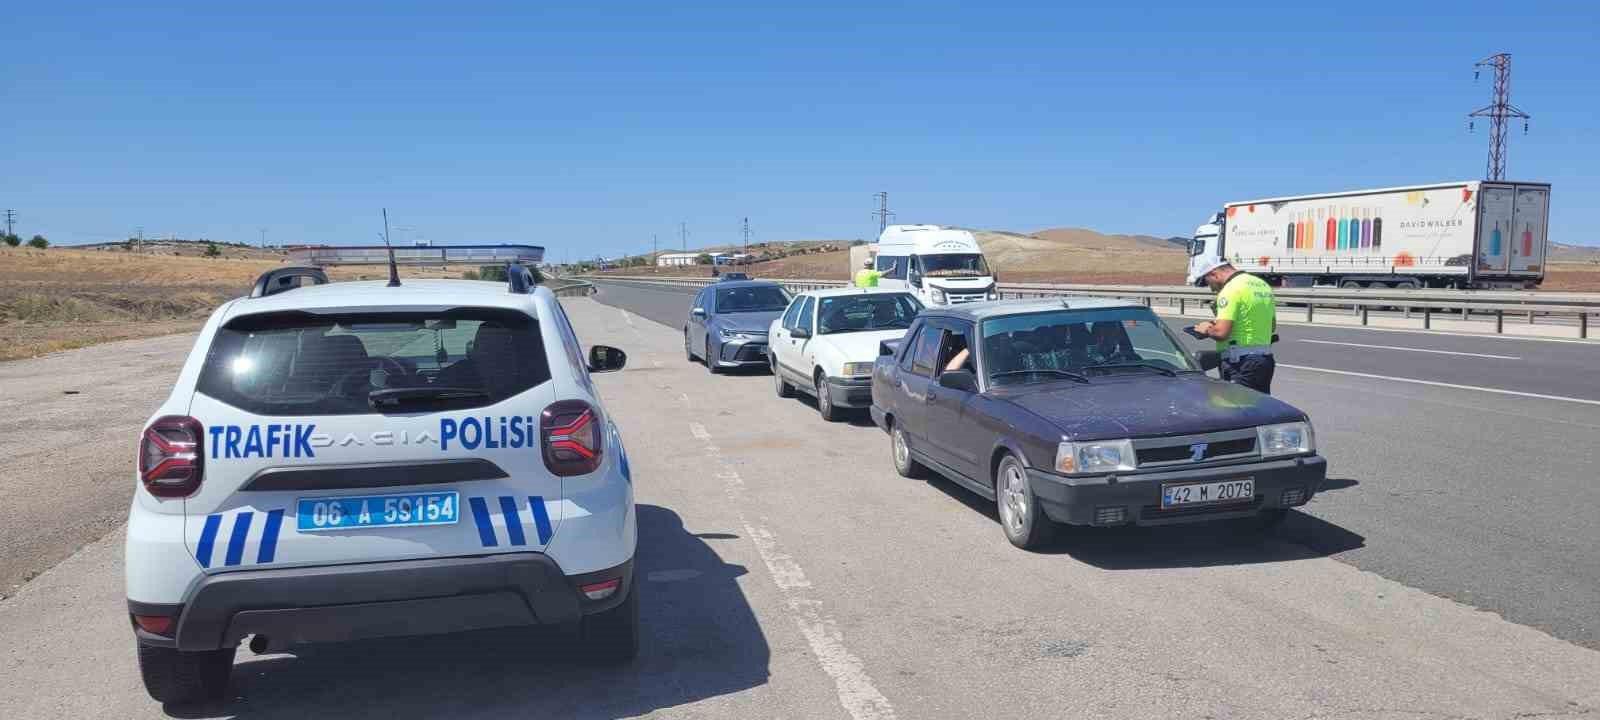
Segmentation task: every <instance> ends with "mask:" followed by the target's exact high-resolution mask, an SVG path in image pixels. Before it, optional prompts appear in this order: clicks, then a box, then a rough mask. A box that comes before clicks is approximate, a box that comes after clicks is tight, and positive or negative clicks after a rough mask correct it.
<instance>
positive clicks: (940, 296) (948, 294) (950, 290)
mask: <svg viewBox="0 0 1600 720" xmlns="http://www.w3.org/2000/svg"><path fill="white" fill-rule="evenodd" d="M873 247H876V248H877V255H876V257H875V258H874V260H873V263H874V264H873V267H874V268H875V269H877V270H878V271H879V272H881V273H883V277H881V278H879V279H878V287H881V288H890V289H896V290H905V291H907V292H910V293H912V294H914V295H916V296H917V300H919V301H921V302H922V304H923V305H926V306H928V307H937V306H940V305H960V304H962V303H969V302H980V301H983V300H993V299H995V298H997V297H999V295H998V294H997V292H996V290H995V279H994V273H992V272H990V270H989V263H988V262H987V261H986V260H984V259H983V249H982V248H980V247H978V239H977V238H976V237H974V236H973V235H972V233H970V232H968V231H966V230H959V229H956V228H947V227H941V226H939V225H890V226H888V227H886V228H884V230H883V232H882V233H881V234H880V235H878V242H877V244H876V245H875V246H873ZM850 257H851V258H852V262H857V263H858V262H859V261H858V260H855V258H856V254H855V251H852V252H851V254H850ZM859 268H860V265H859V264H858V265H855V266H854V267H851V268H850V273H851V274H852V275H853V274H854V273H855V271H856V270H857V269H859Z"/></svg>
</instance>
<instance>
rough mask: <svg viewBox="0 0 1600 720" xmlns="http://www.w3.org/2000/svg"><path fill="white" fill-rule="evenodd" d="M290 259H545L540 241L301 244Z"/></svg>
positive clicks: (430, 262)
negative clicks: (486, 243) (475, 243)
mask: <svg viewBox="0 0 1600 720" xmlns="http://www.w3.org/2000/svg"><path fill="white" fill-rule="evenodd" d="M288 250H289V261H290V262H292V263H295V264H297V265H310V266H315V267H327V266H329V265H388V264H389V254H390V253H391V252H392V253H394V262H395V264H396V265H416V266H424V267H441V266H445V265H510V264H512V263H517V264H519V265H524V266H529V267H531V266H535V265H538V264H539V263H541V262H544V248H543V247H540V246H538V245H417V246H413V247H407V246H404V245H402V246H399V247H390V246H387V245H297V246H294V247H290V248H289V249H288Z"/></svg>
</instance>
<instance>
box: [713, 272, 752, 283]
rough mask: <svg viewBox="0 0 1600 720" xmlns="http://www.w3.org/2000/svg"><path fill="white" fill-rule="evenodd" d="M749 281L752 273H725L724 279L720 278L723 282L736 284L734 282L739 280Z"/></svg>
mask: <svg viewBox="0 0 1600 720" xmlns="http://www.w3.org/2000/svg"><path fill="white" fill-rule="evenodd" d="M749 279H750V273H742V272H725V273H723V274H722V277H721V278H720V281H721V282H734V281H738V280H749Z"/></svg>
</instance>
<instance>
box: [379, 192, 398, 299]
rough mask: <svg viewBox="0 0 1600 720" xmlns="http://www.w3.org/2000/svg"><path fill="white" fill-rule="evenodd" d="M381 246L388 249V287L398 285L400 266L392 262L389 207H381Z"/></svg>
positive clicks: (392, 251) (392, 247) (392, 248)
mask: <svg viewBox="0 0 1600 720" xmlns="http://www.w3.org/2000/svg"><path fill="white" fill-rule="evenodd" d="M383 246H384V247H386V248H388V249H389V287H400V268H398V267H396V266H395V264H394V246H393V245H390V244H389V208H384V209H383Z"/></svg>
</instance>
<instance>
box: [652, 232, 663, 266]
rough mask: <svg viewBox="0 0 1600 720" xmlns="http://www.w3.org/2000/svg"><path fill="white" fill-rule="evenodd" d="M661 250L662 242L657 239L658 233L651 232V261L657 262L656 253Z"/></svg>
mask: <svg viewBox="0 0 1600 720" xmlns="http://www.w3.org/2000/svg"><path fill="white" fill-rule="evenodd" d="M660 252H661V243H660V242H659V241H657V240H656V234H655V233H650V262H651V264H654V263H655V262H656V254H657V253H660Z"/></svg>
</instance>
